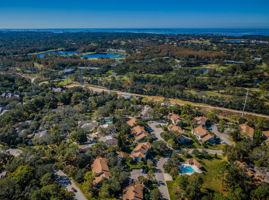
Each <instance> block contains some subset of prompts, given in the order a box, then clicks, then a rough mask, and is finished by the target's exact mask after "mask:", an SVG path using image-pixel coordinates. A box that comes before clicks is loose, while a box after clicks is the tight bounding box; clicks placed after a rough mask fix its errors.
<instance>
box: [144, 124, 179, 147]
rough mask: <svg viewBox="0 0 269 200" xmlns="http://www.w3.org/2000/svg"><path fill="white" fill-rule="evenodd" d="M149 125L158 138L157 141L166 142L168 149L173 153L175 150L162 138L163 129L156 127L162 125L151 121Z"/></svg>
mask: <svg viewBox="0 0 269 200" xmlns="http://www.w3.org/2000/svg"><path fill="white" fill-rule="evenodd" d="M148 125H149V127H150V128H151V129H152V130H153V133H154V135H155V136H156V138H157V140H160V141H163V142H165V143H166V145H167V147H168V148H169V149H171V150H172V151H173V150H174V149H173V148H172V147H171V146H170V145H169V144H168V143H167V142H166V141H165V140H164V139H163V138H162V136H161V133H162V132H163V129H162V128H158V127H156V126H158V125H160V123H158V122H155V121H151V122H149V123H148Z"/></svg>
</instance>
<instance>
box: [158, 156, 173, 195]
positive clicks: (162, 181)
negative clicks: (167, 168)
mask: <svg viewBox="0 0 269 200" xmlns="http://www.w3.org/2000/svg"><path fill="white" fill-rule="evenodd" d="M167 159H168V158H160V160H159V161H158V163H157V169H156V172H155V174H154V175H155V178H156V180H157V182H158V185H159V187H158V188H159V190H160V192H161V194H162V199H166V200H170V196H169V192H168V188H167V184H166V181H165V178H164V169H163V165H164V164H165V163H166V162H167Z"/></svg>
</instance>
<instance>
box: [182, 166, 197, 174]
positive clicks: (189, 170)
mask: <svg viewBox="0 0 269 200" xmlns="http://www.w3.org/2000/svg"><path fill="white" fill-rule="evenodd" d="M179 170H180V173H182V174H187V173H194V172H195V170H194V169H193V168H192V167H191V166H185V165H180V167H179Z"/></svg>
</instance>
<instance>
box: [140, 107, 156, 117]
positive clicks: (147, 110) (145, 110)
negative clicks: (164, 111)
mask: <svg viewBox="0 0 269 200" xmlns="http://www.w3.org/2000/svg"><path fill="white" fill-rule="evenodd" d="M153 113H154V111H153V109H152V108H151V107H150V106H148V105H146V106H144V107H143V109H142V111H141V113H140V116H141V117H142V118H143V119H150V118H152V116H153Z"/></svg>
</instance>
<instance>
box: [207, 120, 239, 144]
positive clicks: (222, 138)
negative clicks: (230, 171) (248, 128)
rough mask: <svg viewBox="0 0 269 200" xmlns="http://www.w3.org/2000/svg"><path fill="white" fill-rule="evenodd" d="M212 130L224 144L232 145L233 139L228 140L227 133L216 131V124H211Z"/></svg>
mask: <svg viewBox="0 0 269 200" xmlns="http://www.w3.org/2000/svg"><path fill="white" fill-rule="evenodd" d="M212 132H213V133H214V134H215V135H216V136H217V137H218V138H220V139H221V140H222V141H224V142H225V143H226V144H228V145H230V146H232V145H234V143H233V141H231V140H230V138H229V135H227V134H225V133H221V132H219V131H218V126H217V124H214V125H212Z"/></svg>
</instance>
